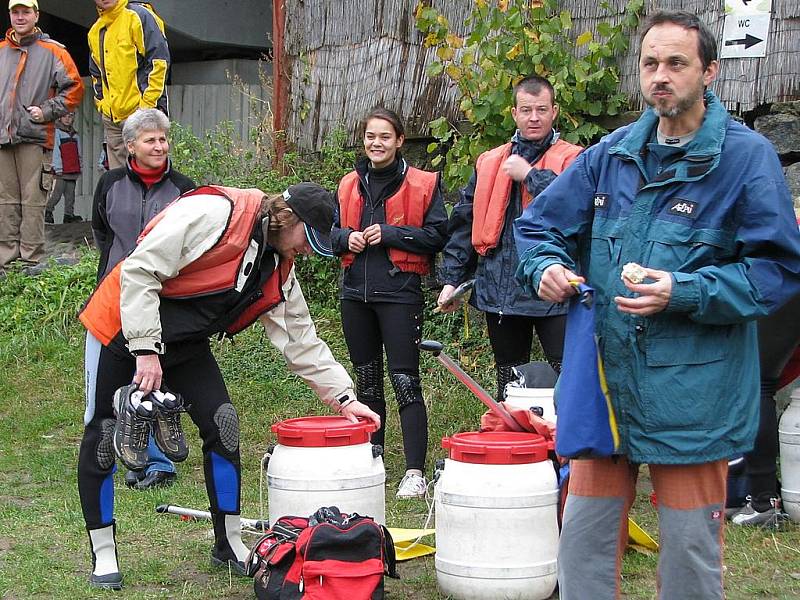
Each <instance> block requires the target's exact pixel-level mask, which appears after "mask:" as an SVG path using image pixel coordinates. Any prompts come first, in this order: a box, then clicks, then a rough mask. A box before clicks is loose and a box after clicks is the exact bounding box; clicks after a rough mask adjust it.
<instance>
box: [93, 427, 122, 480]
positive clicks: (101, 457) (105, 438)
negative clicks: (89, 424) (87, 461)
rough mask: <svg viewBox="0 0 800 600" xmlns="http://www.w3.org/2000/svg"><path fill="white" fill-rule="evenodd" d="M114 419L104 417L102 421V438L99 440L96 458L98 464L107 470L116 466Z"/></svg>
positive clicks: (103, 469)
mask: <svg viewBox="0 0 800 600" xmlns="http://www.w3.org/2000/svg"><path fill="white" fill-rule="evenodd" d="M115 425H116V421H115V420H114V419H103V421H102V422H101V423H100V439H99V440H98V441H97V449H96V450H95V459H96V460H97V466H98V467H100V469H101V470H102V471H107V470H109V469H110V468H111V467H113V466H114V462H115V461H116V458H117V457H116V455H115V454H114V426H115Z"/></svg>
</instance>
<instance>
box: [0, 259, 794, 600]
mask: <svg viewBox="0 0 800 600" xmlns="http://www.w3.org/2000/svg"><path fill="white" fill-rule="evenodd" d="M302 269H303V272H302V273H301V278H302V277H315V278H316V279H317V281H315V282H314V284H313V285H308V286H305V287H306V288H307V295H308V298H309V302H310V303H311V305H312V309H313V312H314V314H315V315H316V316H317V323H318V329H319V332H320V334H321V336H322V337H323V338H325V339H326V340H327V341H328V342H329V343H330V345H331V347H332V349H333V351H334V353H335V355H336V356H337V357H340V358H341V359H343V360H345V359H346V356H347V354H346V351H345V348H344V344H343V342H342V340H341V332H340V330H339V324H338V315H337V311H336V308H335V303H332V302H330V301H324V302H323V301H322V299H323V298H324V294H333V291H332V280H333V278H334V277H335V275H331V273H330V272H328V271H325V270H324V269H321V268H320V267H319V266H318V265H316V264H315V263H311V262H310V263H309V264H308V265H302ZM90 274H91V257H89V258H87V259H86V261H85V262H84V261H82V263H81V264H79V265H78V266H76V267H68V268H62V269H58V270H54V272H53V273H48V274H46V275H43V276H42V278H39V279H38V280H26V279H25V278H22V277H20V276H17V275H14V274H12V276H11V277H9V279H8V280H6V282H3V283H0V318H2V321H0V322H2V325H0V523H2V527H1V528H0V598H3V599H8V600H10V599H45V598H48V599H49V598H71V599H83V598H107V597H109V594H108V593H101V592H97V591H94V590H92V589H91V588H90V587H89V586H88V584H87V576H88V573H89V570H90V565H91V558H90V553H89V548H88V539H87V536H86V533H85V531H84V527H83V519H82V517H81V511H80V503H79V501H78V494H77V486H76V463H77V453H78V446H79V444H80V438H81V434H82V418H83V382H82V371H83V368H82V358H83V357H82V351H83V331H82V329H81V328H80V326H79V325H77V324H76V323H75V321H74V314H75V311H76V310H77V308H78V307H79V306H80V303H81V302H82V300H83V297H82V295H83V294H84V293H85V289H86V285H85V284H86V281H87V277H89V278H90ZM326 278H327V279H326ZM59 285H61V286H66V287H63V288H59V287H58V286H59ZM31 286H33V288H34V289H30V288H31ZM89 287H90V286H89ZM64 290H66V292H65V291H64ZM54 295H56V296H57V298H58V300H57V301H54V300H52V298H53V297H54ZM26 314H27V315H28V316H25V315H26ZM469 318H470V321H469V322H470V335H469V337H467V338H464V336H463V334H462V328H463V324H464V315H463V314H461V313H459V314H456V315H450V316H446V317H442V316H437V317H431V318H430V320H429V322H428V323H427V325H426V334H427V336H428V337H434V338H439V339H442V340H444V341H447V343H448V348H449V350H450V351H451V354H452V355H453V356H454V357H455V358H457V359H459V360H460V361H461V362H462V364H463V365H464V367H465V368H466V370H467V371H469V372H470V373H471V374H473V375H474V376H475V377H476V379H478V380H479V382H481V383H482V384H484V385H485V386H486V387H487V388H489V389H493V383H492V379H493V371H492V368H491V363H490V361H489V358H488V356H489V351H488V348H487V345H486V343H485V333H484V331H483V325H482V324H481V320H480V318H478V317H476V316H475V315H471V316H470V317H469ZM216 353H217V356H218V358H219V361H220V364H221V368H222V370H223V373H224V374H225V376H226V380H227V382H228V384H229V388H230V392H231V396H232V398H233V402H234V404H235V405H236V406H237V409H238V411H239V414H240V420H241V426H242V436H241V449H242V467H243V496H242V498H243V512H244V514H245V515H246V516H249V517H257V516H260V513H261V507H260V506H259V470H260V461H261V457H262V456H263V454H264V452H265V451H266V449H267V448H268V446H269V445H270V444H271V443H274V438H273V436H272V434H271V433H270V426H271V425H272V424H273V423H274V422H276V421H278V420H281V419H285V418H289V417H294V416H300V415H306V414H312V413H324V412H326V409H325V408H324V407H323V406H322V405H321V403H320V402H318V401H317V400H316V399H315V398H314V396H313V393H312V392H311V391H310V390H309V389H308V388H307V387H306V386H305V385H304V384H303V383H302V382H300V381H299V380H298V379H297V378H295V377H294V376H292V375H290V374H288V372H287V370H286V368H285V365H284V364H283V362H282V359H281V357H280V355H279V354H278V353H277V352H276V351H275V350H274V349H273V348H272V347H271V346H270V345H269V343H268V340H267V339H266V337H265V336H264V335H263V333H262V332H261V330H260V329H259V328H257V327H256V328H252V329H251V330H248V331H247V332H245V333H244V334H243V335H242V336H240V337H239V338H237V339H236V340H235V342H234V343H233V344H230V343H226V344H224V345H222V346H219V347H217V348H216ZM345 364H347V363H346V362H345ZM348 366H349V365H348ZM422 372H423V380H424V389H425V397H426V401H427V402H428V405H429V411H430V417H429V418H430V451H429V465H430V466H432V465H433V463H434V462H435V460H436V459H437V458H440V457H442V456H444V451H443V450H441V448H440V445H439V441H440V440H441V438H442V436H444V435H449V434H452V433H455V432H457V431H465V430H474V429H475V428H477V424H478V419H479V416H480V414H481V413H482V406H481V405H480V403H479V402H478V401H477V400H476V399H474V398H473V397H471V396H470V394H469V392H467V391H466V389H465V388H463V386H460V385H459V384H458V383H457V382H456V381H455V380H454V379H453V377H452V376H451V375H450V374H449V373H447V372H446V371H444V369H443V368H442V367H440V366H439V364H438V363H437V362H435V361H433V360H432V359H431V358H430V357H425V358H424V361H423V365H422ZM387 393H388V395H389V405H390V410H389V424H388V436H387V448H386V456H385V460H386V470H387V489H386V497H387V511H386V513H387V520H388V522H389V524H390V525H393V526H402V527H421V526H422V524H423V522H424V518H425V514H426V506H425V503H424V502H422V501H412V502H403V503H399V502H396V501H395V500H394V490H395V489H396V485H397V482H398V480H399V478H400V476H401V475H402V470H403V464H402V463H403V461H402V451H401V445H400V444H401V443H400V436H399V426H398V422H397V421H398V420H397V415H396V411H395V410H393V400H392V398H391V391H390V386H388V384H387ZM186 431H187V437H188V440H189V443H190V447H191V453H190V456H189V459H188V460H187V461H186V462H185V463H183V464H181V465H180V466H179V473H180V476H179V479H178V482H177V483H176V484H175V485H174V486H173V487H171V488H169V489H167V490H162V491H153V492H133V491H130V490H127V489H126V488H125V487H124V485H123V484H122V473H121V472H120V473H119V474H118V475H117V486H116V488H117V489H116V492H117V496H116V516H117V521H118V528H119V534H118V539H119V544H120V563H121V566H122V569H123V572H124V575H125V592H124V593H123V594H122V595H120V597H124V598H132V599H145V598H226V599H245V598H252V597H253V594H252V583H251V582H250V581H249V580H245V579H240V578H233V579H231V578H229V577H228V574H227V573H226V572H222V571H219V570H214V569H212V568H211V567H210V566H209V564H208V552H209V549H210V544H211V540H210V538H209V530H210V525H209V524H208V523H202V522H185V521H181V520H180V519H178V518H177V517H174V516H162V515H157V514H156V513H155V510H154V508H155V506H157V505H158V504H161V503H172V504H180V505H183V506H190V507H195V508H201V509H205V508H206V507H207V506H208V500H207V498H206V496H205V489H204V487H203V472H202V466H201V455H200V451H199V449H200V440H199V438H198V436H197V434H196V430H195V429H194V428H193V427H192V426H191V425H190V424H189V422H188V421H186ZM642 479H643V481H642V486H641V487H642V492H643V493H642V494H640V497H639V498H638V499H637V503H636V505H635V507H634V518H635V519H636V520H637V522H639V523H640V524H641V525H642V526H643V527H645V529H646V530H647V531H649V532H651V534H654V535H655V533H654V532H656V531H657V523H656V515H655V511H654V510H653V508H652V506H651V505H650V503H649V501H648V500H647V494H646V491H647V478H646V471H645V472H644V473H643V477H642ZM264 495H265V497H266V490H264ZM264 514H266V507H264ZM726 537H727V545H726V554H725V564H726V568H727V575H726V588H727V597H728V598H729V599H731V600H740V599H741V600H744V599H745V598H747V599H750V598H771V599H789V598H798V597H800V528H798V526H797V525H794V524H789V525H787V526H786V528H785V529H782V530H780V531H778V532H770V531H762V530H758V529H755V530H742V529H734V528H732V527H728V528H727V534H726ZM656 560H657V557H656V556H654V555H644V554H639V553H636V552H629V553H628V554H627V555H626V557H625V561H624V564H623V577H624V579H623V591H624V594H625V597H626V598H629V599H649V598H654V597H655V591H654V590H655V569H656ZM400 571H401V574H402V575H403V579H402V580H401V581H389V582H388V590H389V597H390V598H395V599H403V598H411V599H429V598H430V599H434V598H440V596H439V595H438V593H437V591H436V578H435V571H434V568H433V561H432V560H431V559H420V560H415V561H410V562H408V563H404V564H402V565H401V569H400Z"/></svg>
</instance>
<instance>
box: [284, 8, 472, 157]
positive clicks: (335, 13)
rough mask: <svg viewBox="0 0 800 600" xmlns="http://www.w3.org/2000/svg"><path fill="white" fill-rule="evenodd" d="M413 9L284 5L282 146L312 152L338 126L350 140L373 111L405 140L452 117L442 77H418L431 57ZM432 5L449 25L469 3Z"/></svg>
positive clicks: (451, 94) (454, 103)
mask: <svg viewBox="0 0 800 600" xmlns="http://www.w3.org/2000/svg"><path fill="white" fill-rule="evenodd" d="M415 5H416V0H401V1H399V2H398V1H396V0H342V1H341V2H336V3H333V2H329V1H326V0H302V1H301V0H287V1H286V39H285V52H286V58H287V65H286V66H287V69H289V70H290V73H291V74H290V77H289V81H290V84H289V101H290V108H289V113H288V116H287V127H286V129H287V134H288V139H289V140H291V141H292V142H293V143H295V144H297V145H298V146H299V147H301V148H306V149H315V148H319V147H320V145H321V144H322V143H323V141H324V139H325V136H326V134H327V133H328V132H330V131H331V130H333V129H335V128H336V127H337V126H339V125H343V126H344V127H345V129H346V130H347V131H348V132H349V133H350V134H351V140H353V141H354V140H355V137H356V129H357V124H358V122H359V121H360V119H361V118H362V117H363V116H364V115H365V114H366V113H367V112H368V111H369V109H370V108H372V107H373V106H375V105H376V104H382V105H384V106H386V107H387V108H390V109H392V110H395V111H397V112H398V113H399V114H400V116H401V117H403V119H404V120H405V122H406V128H407V131H408V133H409V134H410V135H414V134H417V133H419V132H424V131H425V130H426V127H427V123H428V122H429V121H431V120H432V119H435V118H437V117H439V116H441V115H443V114H444V115H447V116H448V117H453V118H455V117H456V116H457V115H458V100H459V98H458V94H457V90H456V89H455V88H453V87H450V86H449V82H448V81H447V80H446V79H445V78H443V77H437V78H435V79H429V78H428V76H427V75H426V74H425V67H426V65H428V64H429V63H430V61H431V59H432V57H433V51H431V50H430V49H427V48H423V46H422V34H421V33H420V32H419V31H417V29H416V27H415V21H414V15H413V12H414V7H415ZM433 6H434V7H436V8H437V9H439V10H440V11H442V12H443V13H444V14H445V15H446V16H447V17H448V19H449V20H450V22H451V23H463V21H464V19H465V18H466V16H467V15H468V14H469V12H470V7H471V3H470V2H463V1H452V0H451V1H446V0H435V1H434V2H433ZM304 106H305V109H304ZM305 111H307V113H308V114H307V116H306V118H305V119H303V118H302V116H303V115H302V113H303V112H305Z"/></svg>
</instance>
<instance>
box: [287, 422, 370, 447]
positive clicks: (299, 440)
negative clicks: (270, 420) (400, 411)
mask: <svg viewBox="0 0 800 600" xmlns="http://www.w3.org/2000/svg"><path fill="white" fill-rule="evenodd" d="M376 430H377V427H376V426H375V424H374V423H373V422H372V421H367V420H366V419H359V422H358V423H353V422H351V421H350V420H348V419H346V418H345V417H336V416H333V415H329V416H320V417H299V418H297V419H286V420H285V421H281V422H279V423H275V424H274V425H273V426H272V432H273V433H275V434H276V435H277V436H278V443H279V444H283V445H284V446H300V447H303V448H326V447H331V446H355V445H356V444H366V443H367V442H369V438H370V434H371V433H372V432H373V431H376Z"/></svg>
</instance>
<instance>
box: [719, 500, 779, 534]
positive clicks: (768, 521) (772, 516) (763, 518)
mask: <svg viewBox="0 0 800 600" xmlns="http://www.w3.org/2000/svg"><path fill="white" fill-rule="evenodd" d="M781 520H783V511H782V510H781V500H780V498H774V497H769V498H764V499H760V498H759V499H757V500H754V499H753V498H752V497H751V496H748V497H747V504H745V505H744V508H742V509H741V510H740V511H739V512H737V513H736V514H735V515H733V516H732V517H731V523H733V524H734V525H749V526H754V527H777V526H778V524H779V523H780V522H781Z"/></svg>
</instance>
